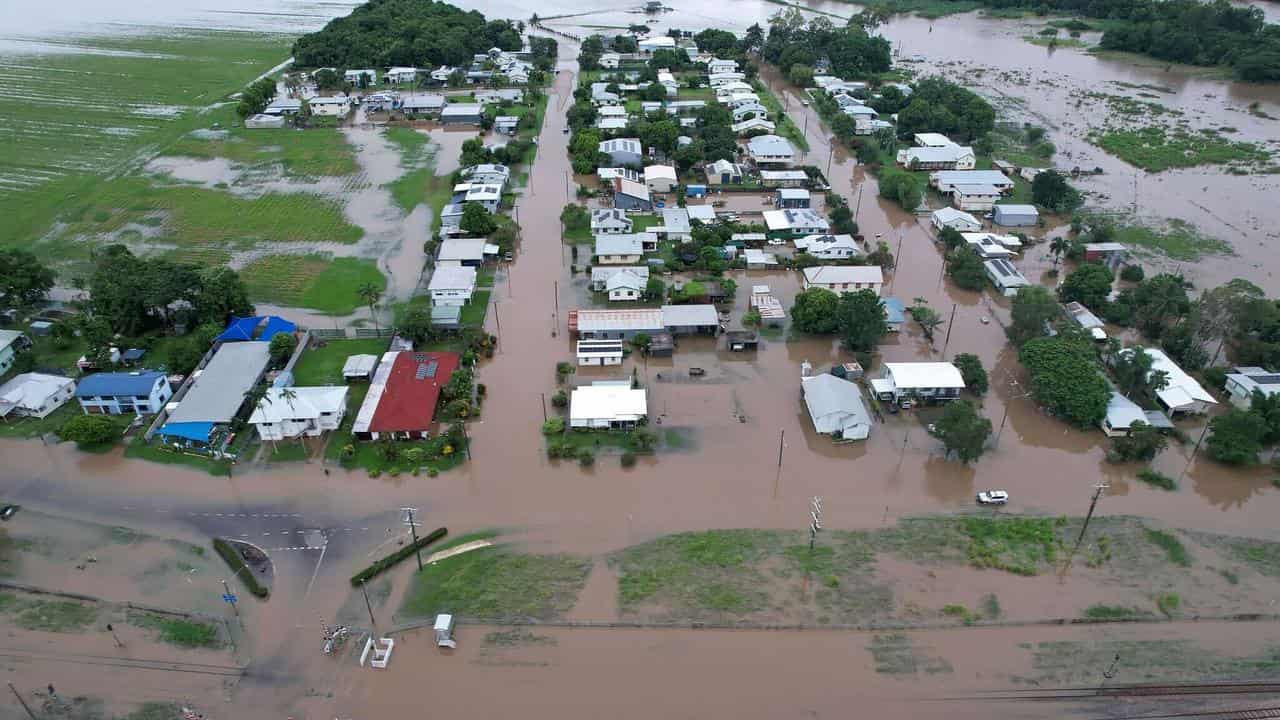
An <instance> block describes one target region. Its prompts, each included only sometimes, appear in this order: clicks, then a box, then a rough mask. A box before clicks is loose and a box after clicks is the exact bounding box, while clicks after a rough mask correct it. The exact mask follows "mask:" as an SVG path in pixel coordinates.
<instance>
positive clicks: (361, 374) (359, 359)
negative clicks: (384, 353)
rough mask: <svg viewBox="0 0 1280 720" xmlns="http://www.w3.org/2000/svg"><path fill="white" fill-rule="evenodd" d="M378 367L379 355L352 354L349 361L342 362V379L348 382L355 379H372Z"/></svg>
mask: <svg viewBox="0 0 1280 720" xmlns="http://www.w3.org/2000/svg"><path fill="white" fill-rule="evenodd" d="M377 368H378V356H377V355H351V356H349V357H348V358H347V361H346V362H344V363H343V364H342V379H343V380H346V381H347V382H351V381H353V380H365V381H368V380H372V379H373V372H374V370H376V369H377Z"/></svg>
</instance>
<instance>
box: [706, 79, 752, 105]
mask: <svg viewBox="0 0 1280 720" xmlns="http://www.w3.org/2000/svg"><path fill="white" fill-rule="evenodd" d="M712 89H713V90H715V94H716V99H717V101H720V98H727V97H731V96H733V95H742V94H745V93H754V92H755V88H754V87H752V85H751V84H750V83H746V82H743V81H741V80H731V81H728V82H721V83H717V84H716V85H713V86H712ZM757 99H759V98H758V97H757Z"/></svg>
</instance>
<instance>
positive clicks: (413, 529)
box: [400, 507, 422, 571]
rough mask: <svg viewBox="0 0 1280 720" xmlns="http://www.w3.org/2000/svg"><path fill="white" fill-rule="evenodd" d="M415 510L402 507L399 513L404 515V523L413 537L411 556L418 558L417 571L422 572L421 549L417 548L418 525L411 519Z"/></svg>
mask: <svg viewBox="0 0 1280 720" xmlns="http://www.w3.org/2000/svg"><path fill="white" fill-rule="evenodd" d="M416 510H417V508H411V507H404V508H400V511H401V512H403V513H404V514H405V517H406V523H407V524H408V525H409V534H410V535H412V536H413V548H414V551H413V554H414V555H415V556H417V558H418V570H419V571H421V570H422V548H420V547H418V523H417V522H415V521H414V519H413V513H414V511H416Z"/></svg>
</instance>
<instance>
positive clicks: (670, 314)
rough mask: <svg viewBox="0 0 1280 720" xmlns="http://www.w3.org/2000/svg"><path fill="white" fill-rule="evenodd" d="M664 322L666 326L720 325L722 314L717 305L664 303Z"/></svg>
mask: <svg viewBox="0 0 1280 720" xmlns="http://www.w3.org/2000/svg"><path fill="white" fill-rule="evenodd" d="M662 324H663V325H664V326H666V327H693V326H708V325H719V324H720V314H719V313H718V312H716V306H715V305H663V306H662Z"/></svg>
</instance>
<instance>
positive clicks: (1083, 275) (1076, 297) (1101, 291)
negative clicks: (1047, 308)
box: [1058, 263, 1115, 309]
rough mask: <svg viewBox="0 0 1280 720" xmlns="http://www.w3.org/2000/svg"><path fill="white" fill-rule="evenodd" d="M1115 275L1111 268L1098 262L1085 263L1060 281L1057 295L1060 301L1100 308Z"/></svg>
mask: <svg viewBox="0 0 1280 720" xmlns="http://www.w3.org/2000/svg"><path fill="white" fill-rule="evenodd" d="M1114 280H1115V275H1114V274H1113V273H1112V271H1111V268H1109V267H1107V266H1106V265H1102V264H1099V263H1085V264H1083V265H1081V266H1080V267H1078V268H1076V269H1075V271H1074V272H1072V273H1071V274H1070V275H1068V276H1067V279H1066V280H1063V281H1062V287H1060V288H1058V297H1059V298H1060V299H1061V300H1062V302H1064V303H1065V302H1078V303H1080V304H1081V305H1084V306H1085V307H1087V308H1091V309H1100V308H1102V307H1103V306H1105V305H1106V304H1107V296H1108V295H1110V294H1111V283H1112V281H1114Z"/></svg>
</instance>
